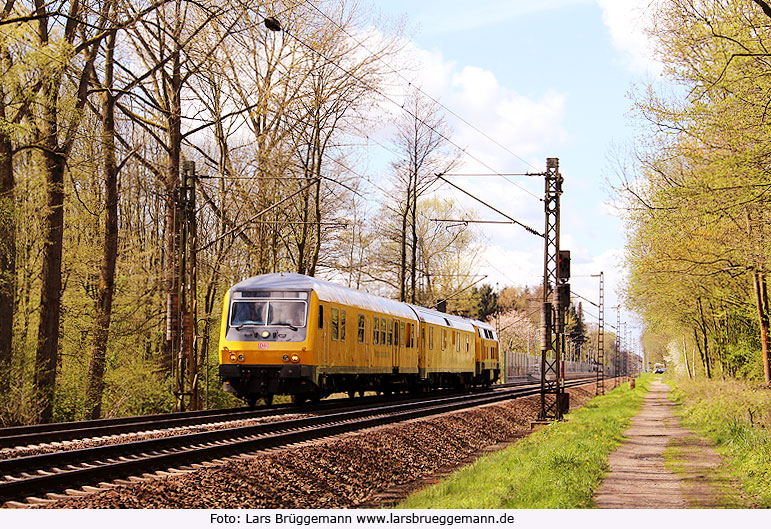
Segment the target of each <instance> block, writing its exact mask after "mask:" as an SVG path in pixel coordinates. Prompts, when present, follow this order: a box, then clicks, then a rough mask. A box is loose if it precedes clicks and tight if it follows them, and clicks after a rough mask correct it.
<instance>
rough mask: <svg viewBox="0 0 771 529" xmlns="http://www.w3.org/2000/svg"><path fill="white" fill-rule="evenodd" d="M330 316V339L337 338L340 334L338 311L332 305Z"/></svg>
mask: <svg viewBox="0 0 771 529" xmlns="http://www.w3.org/2000/svg"><path fill="white" fill-rule="evenodd" d="M331 312H332V317H331V318H330V319H331V320H332V339H333V340H337V339H338V337H339V334H340V327H339V325H340V311H339V310H338V309H337V308H335V307H332V311H331Z"/></svg>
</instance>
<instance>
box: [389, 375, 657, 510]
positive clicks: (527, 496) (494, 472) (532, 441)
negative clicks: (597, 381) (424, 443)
mask: <svg viewBox="0 0 771 529" xmlns="http://www.w3.org/2000/svg"><path fill="white" fill-rule="evenodd" d="M649 381H650V377H649V376H645V375H644V376H643V377H641V378H639V379H637V388H636V389H634V390H630V388H629V384H628V383H627V384H624V385H622V386H620V387H619V388H618V389H616V390H614V391H612V392H610V393H608V394H607V395H605V396H602V397H598V398H595V399H593V400H592V401H591V402H589V403H588V404H586V405H585V406H583V407H582V408H579V409H578V410H576V411H575V412H573V413H569V414H568V415H567V416H566V419H567V420H566V421H564V422H559V423H554V424H551V425H549V426H548V427H545V428H543V429H541V430H540V431H537V432H535V433H533V434H531V435H529V436H528V437H526V438H524V439H522V440H520V441H518V442H516V443H514V444H512V445H511V446H509V447H508V448H506V449H505V450H502V451H500V452H497V453H494V454H490V455H488V456H485V457H482V458H480V459H479V460H477V461H476V462H475V463H474V464H473V465H470V466H468V467H466V468H464V469H462V470H460V471H459V472H456V473H455V474H453V475H452V476H450V477H448V478H447V479H445V480H444V481H441V482H439V483H437V484H435V485H433V486H431V487H427V488H425V489H423V490H420V491H418V492H416V493H415V494H413V495H411V496H410V497H408V498H407V499H406V500H405V501H404V502H403V503H401V504H399V505H398V506H397V507H399V508H408V509H427V508H438V509H499V508H500V509H556V508H563V509H575V508H585V507H591V506H592V496H593V495H594V491H595V490H596V488H597V487H598V486H599V485H600V483H601V482H602V478H603V477H604V475H605V474H606V472H607V471H608V464H607V461H608V455H609V454H610V452H612V451H613V450H615V449H616V448H618V447H619V446H620V444H621V442H622V441H623V435H622V434H623V432H624V430H626V428H627V427H628V426H629V424H630V419H631V417H633V416H634V415H635V414H636V413H637V412H638V411H639V409H640V406H641V405H642V400H643V396H644V395H645V394H646V393H647V391H648V387H649Z"/></svg>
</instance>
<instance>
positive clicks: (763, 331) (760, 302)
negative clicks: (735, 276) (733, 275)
mask: <svg viewBox="0 0 771 529" xmlns="http://www.w3.org/2000/svg"><path fill="white" fill-rule="evenodd" d="M752 277H753V282H754V286H755V304H756V306H757V308H758V325H759V327H760V349H761V354H762V356H763V374H764V376H765V380H766V384H771V369H769V362H771V358H769V354H771V350H769V345H768V292H767V290H766V277H765V275H764V274H763V272H760V271H757V270H756V271H755V272H754V273H753V275H752Z"/></svg>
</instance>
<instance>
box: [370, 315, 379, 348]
mask: <svg viewBox="0 0 771 529" xmlns="http://www.w3.org/2000/svg"><path fill="white" fill-rule="evenodd" d="M373 321H374V322H375V323H374V324H373V325H372V329H373V331H374V332H373V333H372V343H374V344H375V345H380V318H378V317H377V316H375V317H374V318H373Z"/></svg>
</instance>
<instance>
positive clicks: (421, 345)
mask: <svg viewBox="0 0 771 529" xmlns="http://www.w3.org/2000/svg"><path fill="white" fill-rule="evenodd" d="M219 360H220V378H221V380H222V382H223V385H224V388H225V390H226V391H228V392H231V393H233V394H235V395H236V396H238V397H240V398H242V399H244V400H245V401H247V402H248V403H249V404H250V405H252V406H253V405H254V404H255V403H256V401H257V400H258V399H260V398H263V399H265V401H266V402H267V403H268V404H270V403H271V402H272V400H273V396H274V395H277V394H285V395H292V396H293V398H294V400H295V401H296V402H298V401H299V402H302V401H304V400H306V399H308V398H310V399H313V400H317V399H320V398H323V397H326V396H328V395H330V394H331V393H336V392H347V393H348V394H349V395H351V396H354V395H355V393H356V392H359V393H360V394H361V393H363V392H364V391H378V392H382V393H386V394H387V393H391V392H395V391H404V390H410V391H422V390H426V389H434V388H440V387H464V386H471V385H489V384H491V383H492V382H493V381H495V380H496V379H497V378H498V375H499V373H500V361H499V348H498V339H497V336H496V334H495V330H494V329H493V328H492V327H491V326H490V325H488V324H486V323H483V322H481V321H475V320H470V319H467V318H461V317H459V316H452V315H448V314H444V313H442V312H437V311H435V310H431V309H427V308H424V307H418V306H415V305H410V304H407V303H401V302H398V301H394V300H391V299H387V298H382V297H379V296H374V295H372V294H368V293H366V292H362V291H359V290H354V289H351V288H346V287H342V286H338V285H335V284H334V283H330V282H328V281H323V280H320V279H316V278H313V277H308V276H304V275H300V274H293V273H286V272H282V273H277V274H267V275H262V276H257V277H252V278H250V279H246V280H245V281H242V282H240V283H238V284H236V285H234V286H233V287H231V288H230V290H228V292H227V293H226V294H225V300H224V305H223V309H222V325H221V328H220V342H219Z"/></svg>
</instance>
